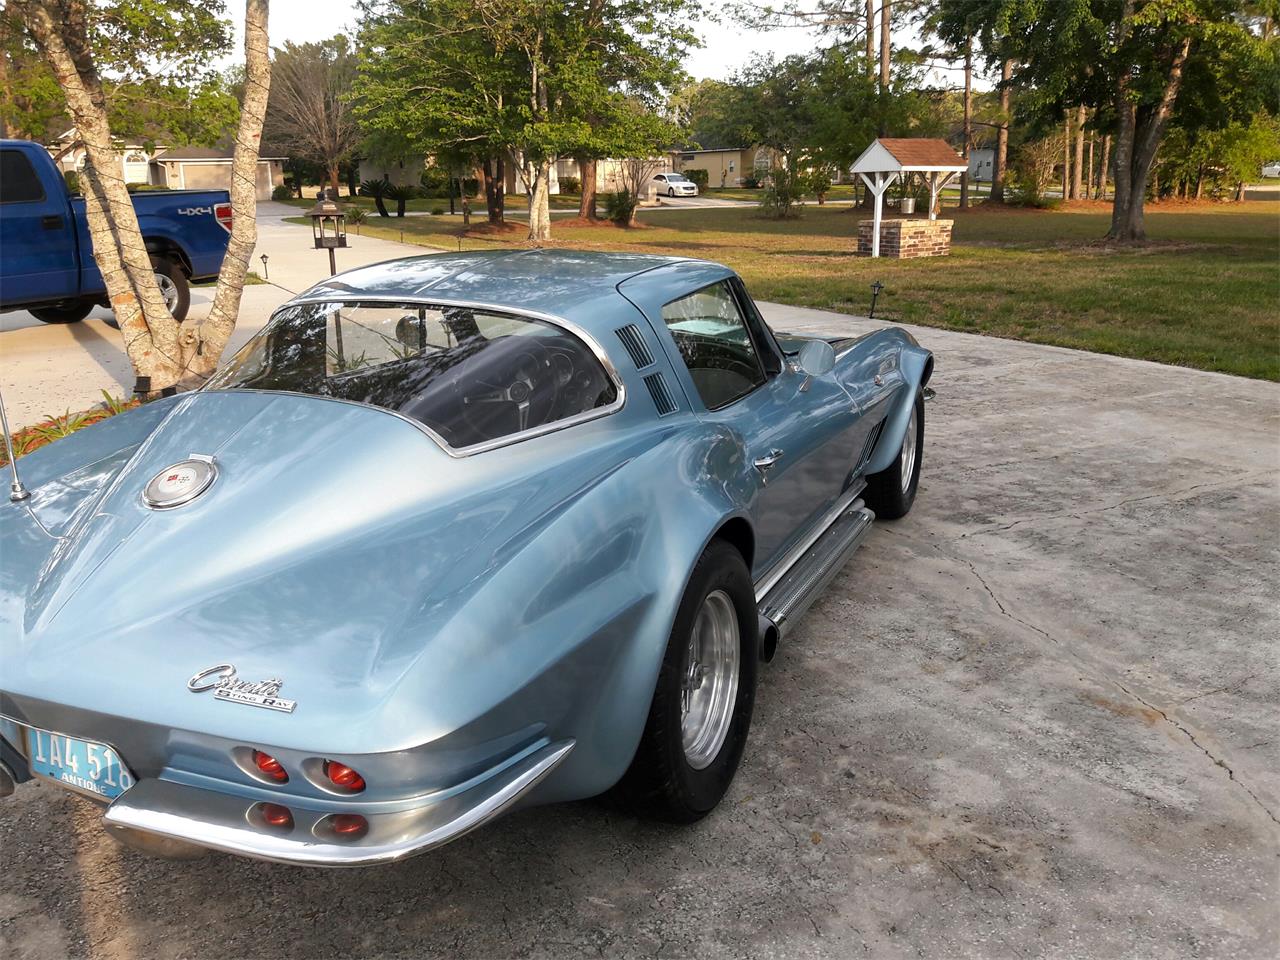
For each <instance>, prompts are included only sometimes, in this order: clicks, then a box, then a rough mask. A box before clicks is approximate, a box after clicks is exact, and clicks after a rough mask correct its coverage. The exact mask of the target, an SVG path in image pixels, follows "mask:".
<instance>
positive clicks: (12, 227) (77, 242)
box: [0, 140, 231, 323]
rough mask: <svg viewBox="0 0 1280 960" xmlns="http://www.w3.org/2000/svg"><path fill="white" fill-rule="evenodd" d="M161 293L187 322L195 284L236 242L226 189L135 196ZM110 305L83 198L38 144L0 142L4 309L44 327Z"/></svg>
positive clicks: (0, 301) (213, 271) (0, 292)
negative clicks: (26, 315)
mask: <svg viewBox="0 0 1280 960" xmlns="http://www.w3.org/2000/svg"><path fill="white" fill-rule="evenodd" d="M133 206H134V209H135V210H136V211H137V212H138V224H139V226H141V227H142V237H143V240H145V241H146V244H147V252H148V253H149V254H150V255H151V265H152V266H153V267H154V268H155V272H156V281H157V282H158V283H159V284H160V292H161V293H163V294H164V298H165V302H166V304H167V305H168V307H169V310H170V311H171V312H172V313H173V315H174V316H175V317H176V318H177V319H179V320H181V319H183V318H184V317H185V316H186V315H187V308H188V307H189V306H190V305H191V290H190V284H191V283H192V282H199V281H202V280H212V279H214V278H215V277H217V275H218V271H219V270H220V269H221V268H222V258H223V256H224V255H225V254H226V252H227V240H228V239H229V238H230V235H231V203H230V198H229V196H228V194H227V191H226V190H164V191H154V192H145V193H136V194H134V195H133ZM95 306H107V294H106V287H105V286H104V285H103V282H102V274H100V273H99V272H98V265H97V264H96V263H95V262H94V259H93V245H92V243H91V242H90V240H89V228H88V224H87V223H86V222H85V212H84V198H83V197H80V196H78V195H74V194H72V193H71V192H70V191H69V190H68V189H67V184H66V180H65V179H63V176H62V174H61V173H60V172H59V170H58V168H57V166H56V165H55V164H54V162H53V158H52V157H50V156H49V153H48V151H46V150H45V148H44V147H42V146H40V145H39V144H37V143H29V142H27V141H25V140H0V312H4V311H8V310H30V311H31V313H33V314H34V315H35V316H36V317H38V318H39V319H41V320H43V321H45V322H46V323H75V322H76V321H79V320H83V319H84V318H85V317H87V316H88V315H89V311H91V310H92V309H93V308H94V307H95Z"/></svg>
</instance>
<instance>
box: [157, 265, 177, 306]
mask: <svg viewBox="0 0 1280 960" xmlns="http://www.w3.org/2000/svg"><path fill="white" fill-rule="evenodd" d="M156 285H157V286H158V287H159V288H160V296H162V297H164V308H165V309H166V310H168V311H169V312H170V313H173V308H174V307H176V306H177V305H178V285H177V284H176V283H174V282H173V278H172V277H170V276H169V275H168V274H167V273H157V274H156Z"/></svg>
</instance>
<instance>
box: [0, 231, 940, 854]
mask: <svg viewBox="0 0 1280 960" xmlns="http://www.w3.org/2000/svg"><path fill="white" fill-rule="evenodd" d="M932 368H933V358H932V356H931V355H930V353H929V352H928V351H927V350H924V349H922V348H921V347H920V346H918V345H917V344H916V342H915V341H914V340H913V339H912V338H911V337H910V336H909V335H908V334H907V333H905V332H904V331H902V330H898V329H892V328H890V329H882V330H878V331H876V332H873V333H869V334H867V335H865V336H862V337H858V338H855V339H814V338H805V337H798V336H788V335H785V334H776V333H774V332H772V331H771V330H770V329H769V327H767V326H766V325H765V323H764V321H763V319H762V318H761V316H760V313H759V312H758V311H757V309H756V307H755V305H754V304H753V302H752V300H751V298H750V297H749V296H748V295H747V291H746V289H745V288H744V286H743V284H742V282H741V280H740V279H739V278H738V277H737V276H735V275H734V273H733V272H732V271H730V270H729V269H727V268H726V267H723V266H719V265H717V264H714V263H707V262H704V261H697V260H688V259H678V258H663V257H645V256H631V255H604V254H596V255H593V254H583V253H571V252H559V251H546V250H529V251H517V252H496V253H468V254H458V255H452V254H440V255H434V256H423V257H415V258H411V259H407V260H396V261H391V262H388V263H382V264H378V265H375V266H370V267H364V268H360V269H356V270H352V271H349V272H347V273H344V274H339V275H338V276H335V277H332V278H330V279H328V280H326V281H324V282H322V283H320V284H317V285H316V286H314V287H312V288H311V289H309V290H307V291H306V292H305V293H302V294H300V295H299V296H297V297H295V298H294V299H292V300H290V301H289V302H288V303H286V304H285V305H284V306H282V307H281V308H280V309H279V310H277V311H276V313H275V314H274V316H273V317H272V319H271V321H270V322H269V323H268V324H267V325H266V326H265V327H264V328H263V329H262V331H261V332H260V333H259V334H258V335H257V336H256V337H255V338H254V339H253V340H251V341H250V342H249V343H248V344H247V345H246V346H245V347H244V348H243V349H242V350H240V351H239V353H237V354H236V355H235V356H234V357H233V358H232V359H230V360H229V361H228V362H227V363H226V364H225V366H224V367H223V368H222V369H221V370H220V371H219V372H218V373H217V374H216V375H215V377H214V378H213V379H212V380H211V381H210V382H209V383H208V384H207V385H206V386H205V387H204V388H202V389H200V390H198V391H196V392H192V393H186V394H181V395H179V396H176V397H170V398H166V399H162V400H159V401H156V402H154V403H150V404H146V405H144V406H142V407H139V408H137V409H134V410H131V411H129V412H126V413H121V414H119V415H117V416H115V417H112V418H110V419H108V420H106V421H103V422H102V423H101V424H99V425H97V426H94V427H90V428H87V429H84V430H81V431H79V432H78V433H75V434H73V435H72V436H70V437H68V438H66V439H63V440H61V441H59V442H57V443H55V444H52V445H50V446H48V447H45V448H43V449H40V450H38V451H35V452H34V453H32V454H30V455H29V456H27V457H25V458H23V459H22V460H21V461H20V463H19V466H20V467H21V474H22V483H18V482H16V481H15V484H14V487H15V492H14V495H13V499H12V502H5V503H3V505H0V543H3V549H2V551H0V664H2V668H0V736H2V737H3V739H2V740H0V751H2V752H3V756H2V757H0V760H2V761H3V767H2V768H0V794H7V793H12V792H13V790H14V784H15V783H21V782H23V781H26V780H28V779H30V778H31V777H38V778H43V779H45V780H47V781H51V782H53V783H55V784H58V785H59V786H61V787H64V788H66V789H69V790H73V791H76V792H78V793H80V794H83V795H85V796H87V797H90V798H92V799H94V800H97V801H100V802H101V803H102V804H103V820H104V823H105V825H106V827H107V829H108V830H109V831H111V832H112V833H113V834H115V835H116V836H117V837H119V838H120V839H122V840H124V841H125V842H128V843H131V844H133V845H136V846H139V847H142V848H144V849H147V850H151V851H153V852H157V853H163V854H168V855H173V856H184V855H194V854H195V853H203V852H206V851H207V850H209V849H213V850H221V851H227V852H231V853H235V854H242V855H246V856H250V857H258V858H262V859H266V860H274V861H281V862H286V863H296V864H308V865H322V866H356V865H362V864H374V863H380V862H387V861H393V860H397V859H400V858H403V857H407V856H410V855H413V854H417V853H421V852H422V851H424V850H427V849H430V848H431V847H434V846H437V845H439V844H442V843H444V842H447V841H449V840H451V839H453V838H456V837H458V836H460V835H461V834H463V833H465V832H467V831H469V830H471V829H473V828H475V827H477V826H479V825H481V824H483V823H485V822H487V821H489V820H491V819H493V818H494V817H496V816H498V815H499V814H501V813H503V812H506V811H509V810H511V809H513V808H516V807H521V806H527V805H532V804H539V803H548V802H552V801H560V800H569V799H576V798H585V797H591V796H595V795H597V794H601V793H604V792H606V791H610V790H612V791H614V792H615V794H616V796H617V797H618V798H620V800H621V801H622V802H623V803H625V804H627V805H628V806H629V807H630V808H631V809H633V810H635V811H636V812H637V813H638V814H640V815H645V816H650V817H654V818H660V819H664V820H667V821H672V822H677V823H687V822H692V821H694V820H697V819H698V818H700V817H702V816H704V815H705V814H707V813H708V812H709V811H711V810H712V808H714V807H715V806H716V804H717V803H718V802H719V801H720V799H721V797H723V796H724V794H725V791H726V789H727V788H728V786H729V783H730V781H731V780H732V778H733V776H734V772H735V770H736V769H737V766H738V763H739V760H740V759H741V757H742V755H743V750H744V748H745V746H746V744H747V733H748V728H749V727H750V724H751V713H752V705H753V702H754V697H755V689H756V678H757V667H758V665H759V664H760V663H761V662H762V661H768V660H769V659H770V658H771V657H772V656H773V653H774V650H775V648H776V646H777V644H778V643H780V642H783V641H785V640H786V638H787V636H788V634H789V633H790V632H791V630H792V628H793V627H794V625H795V623H796V621H797V619H798V618H799V617H800V616H801V614H802V613H803V612H804V611H805V610H806V609H807V608H808V606H809V605H810V604H811V603H812V602H813V600H814V599H815V598H816V597H817V595H818V594H819V593H820V591H821V590H822V589H823V588H824V587H825V586H826V584H827V583H828V582H829V581H830V580H831V578H832V577H833V576H834V575H835V574H836V573H837V572H838V571H839V569H840V567H841V566H842V564H843V563H844V561H845V560H846V559H847V558H848V557H849V556H850V555H851V554H852V553H853V551H854V550H855V549H856V548H857V546H858V544H859V542H860V541H861V540H862V539H863V537H864V536H865V535H866V533H867V531H868V529H869V527H870V525H871V522H872V521H873V519H875V518H876V517H880V518H896V517H901V516H903V515H904V514H905V513H906V512H907V511H908V510H909V509H910V508H911V505H912V501H913V500H914V498H915V496H916V488H917V484H918V482H919V476H920V464H921V452H922V450H923V442H924V403H923V400H924V397H925V395H926V393H927V392H929V391H926V389H925V385H926V384H927V383H928V381H929V376H930V373H931V372H932ZM23 483H25V487H24V486H23Z"/></svg>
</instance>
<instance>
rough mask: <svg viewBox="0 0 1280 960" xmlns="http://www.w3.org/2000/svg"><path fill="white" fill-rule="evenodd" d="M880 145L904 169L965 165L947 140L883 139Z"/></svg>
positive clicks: (918, 138)
mask: <svg viewBox="0 0 1280 960" xmlns="http://www.w3.org/2000/svg"><path fill="white" fill-rule="evenodd" d="M880 144H881V146H883V147H884V148H885V149H886V150H888V151H889V152H890V153H891V154H893V155H894V156H895V157H897V159H898V162H899V163H901V164H902V165H903V166H904V167H954V166H960V167H963V166H964V165H965V162H964V157H962V156H960V154H958V153H956V152H955V151H954V150H952V149H951V145H950V144H949V143H947V141H945V140H937V139H925V138H923V137H881V138H880Z"/></svg>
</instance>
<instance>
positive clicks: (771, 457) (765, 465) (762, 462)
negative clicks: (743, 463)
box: [751, 448, 782, 483]
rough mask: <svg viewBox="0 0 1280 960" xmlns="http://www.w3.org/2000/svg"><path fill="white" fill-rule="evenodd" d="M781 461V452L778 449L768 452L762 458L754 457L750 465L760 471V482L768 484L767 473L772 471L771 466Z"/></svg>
mask: <svg viewBox="0 0 1280 960" xmlns="http://www.w3.org/2000/svg"><path fill="white" fill-rule="evenodd" d="M781 459H782V451H781V450H778V449H776V448H775V449H773V450H770V451H769V452H768V453H767V454H765V455H764V456H763V457H756V459H755V460H753V461H752V462H751V465H752V466H753V467H755V468H756V469H757V470H758V471H760V482H761V483H768V482H769V471H770V470H772V469H773V465H774V464H776V463H777V462H778V461H779V460H781Z"/></svg>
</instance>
